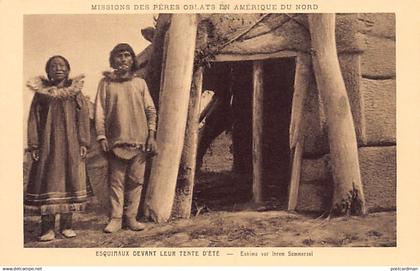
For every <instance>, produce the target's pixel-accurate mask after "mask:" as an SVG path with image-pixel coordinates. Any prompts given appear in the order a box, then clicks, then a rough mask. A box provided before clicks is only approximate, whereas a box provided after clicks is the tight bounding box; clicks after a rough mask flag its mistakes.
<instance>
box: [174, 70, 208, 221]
mask: <svg viewBox="0 0 420 271" xmlns="http://www.w3.org/2000/svg"><path fill="white" fill-rule="evenodd" d="M202 86H203V67H197V68H196V70H195V71H194V75H193V82H192V84H191V92H190V103H189V106H188V118H187V128H186V131H185V140H184V148H183V150H182V155H181V164H180V168H179V173H178V180H177V185H176V193H175V201H174V206H173V211H172V212H173V216H175V217H180V218H189V217H190V214H191V204H192V196H193V189H194V178H195V166H196V158H197V148H198V124H199V118H200V100H201V99H200V98H201V91H202Z"/></svg>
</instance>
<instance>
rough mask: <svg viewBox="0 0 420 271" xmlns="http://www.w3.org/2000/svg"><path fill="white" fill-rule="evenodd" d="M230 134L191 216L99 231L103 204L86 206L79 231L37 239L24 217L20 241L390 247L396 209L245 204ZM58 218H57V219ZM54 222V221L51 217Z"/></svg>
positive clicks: (211, 163) (216, 147) (212, 158)
mask: <svg viewBox="0 0 420 271" xmlns="http://www.w3.org/2000/svg"><path fill="white" fill-rule="evenodd" d="M229 149H230V145H229V138H228V136H226V135H222V136H221V137H220V138H218V139H217V140H216V142H215V143H214V144H213V146H212V147H211V149H210V150H209V152H208V154H207V155H206V156H205V160H204V163H203V167H202V172H201V174H200V176H199V177H198V179H197V184H196V187H195V191H194V204H193V216H192V218H191V219H181V220H172V221H169V222H167V223H163V224H154V223H147V228H146V229H145V230H144V231H141V232H133V231H130V230H125V229H124V230H121V231H120V232H117V233H114V234H106V233H103V231H102V230H103V228H104V227H105V225H106V223H107V220H108V218H107V216H106V210H104V209H101V208H98V207H97V206H96V207H95V206H91V207H90V208H89V209H88V210H87V212H84V213H80V214H76V215H75V216H74V229H75V230H76V232H77V234H78V236H77V237H75V238H72V239H65V238H64V237H63V236H61V235H60V234H59V233H58V231H57V236H56V239H55V240H54V241H50V242H46V243H40V242H37V237H38V235H39V231H40V226H39V224H40V223H39V222H40V219H39V217H33V216H27V217H25V218H24V230H25V235H24V246H25V247H113V248H118V247H342V246H345V247H395V246H396V244H397V240H396V212H395V211H391V212H381V213H371V214H369V215H366V216H363V217H340V218H333V219H330V220H325V219H317V217H318V216H319V213H306V214H302V213H289V212H285V211H284V206H285V202H281V201H271V202H266V203H265V204H264V208H261V206H260V207H259V208H258V207H256V206H252V205H251V204H249V202H250V199H251V195H250V191H251V189H250V187H249V181H246V180H245V181H244V180H243V178H238V176H235V175H233V174H232V173H231V172H230V167H231V165H232V156H231V154H230V152H229ZM57 222H58V221H57ZM56 224H58V223H56Z"/></svg>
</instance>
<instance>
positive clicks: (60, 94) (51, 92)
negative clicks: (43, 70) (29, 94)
mask: <svg viewBox="0 0 420 271" xmlns="http://www.w3.org/2000/svg"><path fill="white" fill-rule="evenodd" d="M84 78H85V76H84V75H83V74H81V75H79V76H76V77H74V78H70V79H69V82H70V85H69V86H67V87H62V88H58V87H56V86H52V85H50V84H49V82H50V81H49V80H48V79H47V78H46V77H45V76H38V77H35V78H33V79H31V80H29V81H28V82H27V83H26V86H27V87H28V88H29V89H31V90H32V91H34V92H36V93H39V94H42V95H46V96H49V97H51V98H66V97H71V96H74V95H76V94H78V93H79V92H81V90H82V88H83V84H84V81H83V79H84Z"/></svg>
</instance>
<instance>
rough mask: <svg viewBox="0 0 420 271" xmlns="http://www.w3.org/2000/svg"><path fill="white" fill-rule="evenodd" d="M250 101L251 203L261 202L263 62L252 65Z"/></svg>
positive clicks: (255, 62)
mask: <svg viewBox="0 0 420 271" xmlns="http://www.w3.org/2000/svg"><path fill="white" fill-rule="evenodd" d="M252 78H253V96H252V97H253V99H252V169H253V170H252V172H253V173H252V176H253V180H252V192H253V201H254V202H255V203H257V204H259V203H261V202H262V171H263V169H262V165H263V161H262V159H263V156H262V146H263V145H262V135H263V120H264V118H263V98H264V93H263V91H264V88H263V62H262V61H254V63H253V77H252Z"/></svg>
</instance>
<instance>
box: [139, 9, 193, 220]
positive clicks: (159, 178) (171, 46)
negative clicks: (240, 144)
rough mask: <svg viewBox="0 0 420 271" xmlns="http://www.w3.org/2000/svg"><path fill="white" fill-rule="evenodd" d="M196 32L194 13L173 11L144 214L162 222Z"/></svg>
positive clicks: (180, 137)
mask: <svg viewBox="0 0 420 271" xmlns="http://www.w3.org/2000/svg"><path fill="white" fill-rule="evenodd" d="M196 33H197V16H196V15H195V14H174V15H173V17H172V21H171V26H170V28H169V41H168V51H167V54H166V62H165V70H164V73H165V75H164V79H163V86H162V88H163V89H162V96H161V97H160V105H161V107H160V110H159V123H158V131H157V145H158V150H159V153H158V155H157V156H156V157H155V159H154V161H153V165H152V171H151V175H150V181H149V184H148V187H147V191H146V199H145V216H146V217H149V218H150V219H152V220H153V221H155V222H158V223H160V222H165V221H167V220H168V219H169V217H170V215H171V210H172V205H173V201H174V196H175V186H176V180H177V175H178V168H179V161H180V158H181V151H182V147H183V143H184V135H185V127H186V121H187V113H188V102H189V96H190V87H191V80H192V72H193V64H194V50H195V40H196Z"/></svg>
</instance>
